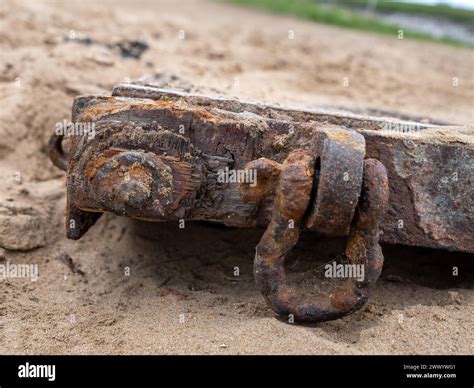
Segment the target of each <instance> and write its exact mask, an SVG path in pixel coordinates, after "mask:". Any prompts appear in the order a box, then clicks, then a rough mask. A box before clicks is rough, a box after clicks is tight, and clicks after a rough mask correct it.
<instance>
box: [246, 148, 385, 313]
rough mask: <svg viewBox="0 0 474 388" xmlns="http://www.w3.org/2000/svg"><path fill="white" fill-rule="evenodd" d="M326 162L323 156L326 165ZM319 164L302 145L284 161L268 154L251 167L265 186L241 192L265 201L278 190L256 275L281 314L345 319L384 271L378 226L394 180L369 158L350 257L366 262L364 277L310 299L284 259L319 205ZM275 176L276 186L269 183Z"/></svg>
mask: <svg viewBox="0 0 474 388" xmlns="http://www.w3.org/2000/svg"><path fill="white" fill-rule="evenodd" d="M324 163H325V161H324V159H323V160H322V161H321V164H324ZM314 167H315V155H314V154H312V153H311V152H309V151H305V150H301V149H297V150H295V151H293V152H291V153H290V154H289V155H288V157H287V158H286V160H285V161H284V162H283V163H282V164H278V163H276V162H274V161H271V160H268V159H264V158H261V159H258V160H255V161H253V162H250V163H248V164H247V166H246V168H247V169H252V168H253V169H256V170H257V176H258V179H259V181H260V180H261V181H260V183H259V185H258V187H259V189H258V190H255V189H253V190H252V189H251V188H250V187H249V186H248V185H243V186H242V187H241V193H242V197H243V198H244V200H246V201H260V200H262V199H263V197H265V196H268V195H271V194H274V204H273V210H272V217H271V220H270V223H269V225H268V227H267V229H266V231H265V233H264V234H263V236H262V238H261V240H260V243H259V244H258V246H257V249H256V255H255V261H254V275H255V280H256V283H257V286H258V287H259V289H260V291H261V292H262V295H263V297H264V298H265V300H266V301H267V303H268V305H269V306H270V307H271V308H272V309H273V310H274V311H275V312H277V313H278V314H280V315H286V316H290V315H292V316H293V317H294V319H295V320H297V321H311V322H318V321H327V320H332V319H337V318H340V317H342V316H344V315H347V314H350V313H352V312H353V311H355V310H357V309H359V308H360V307H362V306H363V305H364V304H365V302H366V301H367V299H368V297H369V293H370V290H371V288H372V286H373V284H374V283H375V282H376V281H377V279H378V277H379V275H380V273H381V270H382V266H383V255H382V251H381V248H380V246H379V243H378V241H379V228H378V226H379V222H380V220H381V217H382V215H383V213H384V211H385V208H386V205H387V202H388V179H387V172H386V170H385V167H384V166H383V164H382V163H380V162H379V161H378V160H375V159H367V160H365V161H363V177H362V182H361V191H359V198H358V201H356V203H355V204H354V207H355V215H354V217H353V219H352V222H351V224H350V227H349V237H348V241H347V244H346V248H345V256H346V257H347V258H348V260H349V262H350V263H351V264H358V265H363V266H364V273H365V276H364V279H362V280H361V281H358V280H357V279H356V278H346V279H344V280H343V281H342V282H341V283H340V284H339V285H338V286H336V287H334V288H332V289H331V291H330V292H329V293H328V294H322V293H318V294H317V295H316V296H314V297H312V298H310V297H308V296H307V295H305V294H302V293H300V292H298V291H297V290H296V289H295V288H294V287H291V286H290V285H288V283H287V280H286V274H285V269H284V261H285V257H286V255H287V254H288V252H289V251H290V250H291V249H292V248H293V246H294V245H295V244H296V243H297V241H298V238H299V234H300V227H301V226H302V225H305V224H306V225H307V224H308V221H307V218H308V216H306V214H307V210H308V208H309V209H311V208H313V209H314V203H310V199H311V192H312V190H313V174H314ZM275 178H276V179H275ZM272 180H273V185H272V184H270V183H269V182H270V181H272ZM275 181H276V182H277V184H276V185H275ZM319 184H321V182H319ZM320 189H321V187H319V188H318V190H317V191H318V192H321V190H320ZM322 192H324V188H322ZM313 200H314V201H316V199H313ZM323 207H324V204H323ZM310 214H311V213H310ZM319 222H320V221H319Z"/></svg>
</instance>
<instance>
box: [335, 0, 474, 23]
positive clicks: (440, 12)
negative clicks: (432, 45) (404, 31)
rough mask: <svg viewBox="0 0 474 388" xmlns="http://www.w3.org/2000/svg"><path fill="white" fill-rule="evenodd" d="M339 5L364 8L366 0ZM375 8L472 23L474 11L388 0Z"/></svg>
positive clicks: (341, 2)
mask: <svg viewBox="0 0 474 388" xmlns="http://www.w3.org/2000/svg"><path fill="white" fill-rule="evenodd" d="M338 4H339V5H342V6H345V5H347V6H349V7H363V8H365V6H366V4H367V0H350V1H341V0H340V1H339V2H338ZM376 10H378V11H381V12H401V13H408V14H421V15H426V16H433V17H443V18H445V19H450V20H452V21H454V22H459V23H471V24H473V23H474V11H473V10H469V9H460V8H453V7H450V6H448V5H445V4H434V5H426V4H414V3H403V2H395V1H388V0H379V1H378V2H377V7H376Z"/></svg>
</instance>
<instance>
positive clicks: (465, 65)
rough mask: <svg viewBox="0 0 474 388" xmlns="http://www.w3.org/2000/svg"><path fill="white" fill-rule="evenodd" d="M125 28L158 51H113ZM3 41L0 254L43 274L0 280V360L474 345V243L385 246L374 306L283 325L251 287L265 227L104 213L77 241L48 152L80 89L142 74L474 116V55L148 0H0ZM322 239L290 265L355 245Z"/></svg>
mask: <svg viewBox="0 0 474 388" xmlns="http://www.w3.org/2000/svg"><path fill="white" fill-rule="evenodd" d="M183 37H184V39H182V38H183ZM291 37H293V39H290V38H291ZM66 38H69V39H66ZM71 38H73V39H72V40H71ZM84 38H90V39H92V40H93V43H92V44H84V40H83V39H84ZM123 40H140V41H144V42H146V43H147V44H148V45H149V49H148V50H147V51H145V52H144V53H143V55H142V56H141V58H140V59H133V58H123V57H122V56H121V55H120V52H119V50H118V49H117V48H116V46H114V45H116V43H118V42H120V41H123ZM81 42H82V43H81ZM0 50H1V56H0V124H1V126H0V178H1V179H0V247H2V248H0V265H2V264H3V265H5V264H6V263H7V262H8V263H11V264H32V265H36V266H37V267H35V268H37V269H38V271H39V277H38V279H37V280H36V281H31V279H7V280H0V353H1V354H126V353H132V354H203V353H204V354H460V353H462V354H465V353H468V354H473V353H474V338H473V333H474V325H473V319H472V317H473V315H474V314H473V313H474V291H473V289H472V287H473V277H474V276H473V275H474V268H473V265H472V263H473V258H472V255H471V256H469V255H467V254H453V253H448V252H441V251H430V250H423V249H407V248H404V247H388V246H384V251H385V254H386V266H385V270H384V273H383V274H382V277H381V279H380V280H379V282H378V284H377V286H376V289H375V291H374V295H373V296H372V298H371V299H370V301H369V303H368V304H367V306H366V307H364V308H363V309H362V310H361V311H359V312H357V313H355V314H353V315H351V316H349V317H346V318H344V319H341V320H337V321H333V322H326V323H321V324H317V325H296V324H289V323H286V322H284V321H281V320H279V319H277V318H275V316H274V314H273V313H272V312H271V311H270V310H269V308H268V307H267V306H266V304H265V302H264V301H263V299H262V297H261V296H260V294H259V292H258V291H257V290H256V287H255V285H254V283H253V277H252V260H253V255H254V248H255V245H256V244H257V242H258V240H259V238H260V236H261V234H262V230H235V229H230V228H220V227H216V226H213V225H206V224H193V223H188V224H187V226H186V228H185V229H179V228H178V227H177V225H176V224H159V225H153V227H151V226H149V225H142V224H137V223H136V222H131V221H129V220H127V219H123V218H120V217H117V216H114V215H111V214H106V215H104V216H103V217H102V218H101V219H100V220H99V222H98V223H97V224H96V225H95V226H94V227H93V228H92V229H91V230H90V231H89V232H88V233H87V235H86V236H85V237H83V238H82V239H81V240H79V241H70V240H67V239H66V238H65V230H64V225H63V223H64V211H65V200H66V198H65V174H64V173H62V172H61V171H59V170H58V169H56V168H55V167H54V166H53V165H52V164H51V162H50V161H49V159H48V157H47V142H48V138H49V135H50V134H51V133H52V131H53V130H54V126H55V123H57V122H59V121H63V120H64V119H70V108H71V104H72V100H73V98H74V96H76V95H79V94H87V93H109V92H110V91H111V88H112V87H113V85H114V84H116V83H119V82H124V81H127V80H136V79H137V78H140V77H142V76H145V75H158V76H159V77H161V79H162V80H163V85H164V86H170V87H176V88H181V89H184V90H190V91H197V92H201V93H212V94H215V93H217V94H221V95H226V96H231V97H233V96H235V97H241V98H247V99H256V100H261V101H266V102H271V103H279V104H285V105H296V106H304V107H313V108H314V107H322V108H328V107H336V108H344V109H350V110H353V111H357V112H381V113H383V112H388V113H389V114H390V115H394V116H398V117H405V116H411V117H413V116H415V117H418V118H420V119H421V118H426V119H430V120H431V121H433V122H447V123H452V124H467V123H472V122H473V118H474V109H473V105H472V104H473V100H474V51H473V50H468V49H462V48H455V47H450V46H446V45H439V44H433V43H425V42H420V41H411V40H398V39H397V37H387V36H378V35H371V34H367V33H362V32H354V31H350V30H341V29H338V28H334V27H330V26H324V25H319V24H315V23H311V22H306V21H302V20H298V19H295V18H292V17H284V16H276V15H272V14H268V13H264V12H257V11H254V10H248V9H241V8H238V7H235V6H231V5H227V4H220V3H215V2H208V1H182V2H180V4H179V6H178V5H177V3H176V2H174V1H166V2H162V1H152V0H144V1H133V2H131V1H130V2H127V1H124V0H118V1H113V2H112V1H111V2H100V4H99V2H96V1H89V0H82V1H70V2H67V3H66V2H59V1H32V0H31V1H14V0H4V1H2V2H1V4H0ZM345 81H346V82H345ZM453 83H454V85H453ZM314 240H315V239H314V237H312V236H311V235H305V236H304V237H303V239H302V241H301V242H300V244H299V245H298V248H297V249H295V250H294V252H293V253H292V256H291V258H290V263H292V264H291V268H292V271H295V272H299V271H303V272H304V271H307V270H308V268H315V269H316V270H315V271H313V272H316V274H315V275H314V279H313V280H312V281H314V282H315V283H314V284H317V282H318V281H320V280H321V279H319V280H318V276H319V275H320V271H319V270H318V269H320V268H321V267H322V266H323V265H324V263H325V262H326V261H328V260H331V258H333V257H334V256H335V255H337V254H338V253H340V252H341V251H342V250H343V246H344V242H343V241H336V240H334V241H332V240H331V241H329V242H327V241H326V242H318V241H314ZM454 266H458V267H459V269H460V273H459V276H456V277H454V276H452V267H454ZM235 267H239V270H240V276H239V277H237V278H236V277H234V269H235ZM318 271H319V272H318Z"/></svg>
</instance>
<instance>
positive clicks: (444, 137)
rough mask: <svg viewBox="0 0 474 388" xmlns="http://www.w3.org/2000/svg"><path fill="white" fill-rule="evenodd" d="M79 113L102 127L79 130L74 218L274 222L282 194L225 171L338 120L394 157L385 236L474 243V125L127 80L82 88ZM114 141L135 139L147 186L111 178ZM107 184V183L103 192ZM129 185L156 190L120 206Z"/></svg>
mask: <svg viewBox="0 0 474 388" xmlns="http://www.w3.org/2000/svg"><path fill="white" fill-rule="evenodd" d="M73 121H74V122H94V123H95V131H96V136H95V137H94V138H88V137H87V136H72V137H71V160H70V165H69V171H68V176H69V177H68V187H69V189H68V203H69V213H70V214H69V218H73V214H75V216H76V218H77V214H78V213H77V212H78V211H79V213H80V210H79V209H81V210H82V211H84V210H85V211H93V212H103V211H112V212H114V213H116V214H119V215H124V216H129V217H134V218H138V219H145V220H154V221H157V220H160V219H176V220H178V219H182V218H183V219H187V220H206V221H214V222H220V223H224V224H225V225H229V226H237V227H255V226H266V225H267V224H268V222H269V220H270V215H271V210H272V203H273V201H272V200H271V199H267V200H265V201H263V202H262V203H260V204H259V205H257V204H255V203H249V202H245V201H244V200H243V199H242V198H241V195H240V191H239V185H238V184H235V183H222V182H218V179H217V172H218V171H219V170H221V169H224V168H225V167H228V168H229V169H244V166H245V165H246V164H247V163H248V162H250V161H252V160H256V159H258V158H261V157H265V158H267V159H270V160H274V161H275V162H277V163H282V162H283V161H284V160H285V159H286V157H287V156H288V155H289V153H290V152H291V151H292V150H294V149H296V148H301V149H303V150H307V151H312V150H313V149H314V136H313V133H314V130H315V128H320V127H322V126H327V125H328V124H330V125H336V126H340V127H347V128H350V129H354V130H357V131H359V132H360V133H361V134H362V135H363V136H364V138H365V143H366V158H375V159H378V160H380V161H381V162H382V163H383V164H384V165H385V167H386V169H387V173H388V180H389V185H390V200H389V205H388V211H387V212H386V214H385V216H384V218H383V221H382V223H381V226H380V228H381V231H380V233H381V236H380V237H381V240H382V241H383V242H388V243H397V244H405V245H415V246H425V247H433V248H444V249H450V250H459V251H469V252H474V215H473V212H474V210H473V209H474V193H473V186H474V140H473V136H474V128H473V127H440V126H432V125H427V124H418V123H413V122H406V121H397V120H393V119H386V118H372V117H363V116H357V115H352V114H347V115H342V114H330V113H327V112H313V111H304V110H303V111H302V110H295V109H289V108H283V107H274V106H268V105H262V104H258V103H253V102H240V101H237V100H231V99H223V98H211V97H206V96H196V95H189V94H186V93H181V92H176V91H169V90H162V89H157V88H153V87H146V86H139V85H119V86H117V87H116V88H115V89H114V91H113V96H81V97H78V98H76V100H75V102H74V107H73ZM407 130H408V132H406V131H407ZM111 150H112V151H111ZM113 150H116V151H117V150H118V154H117V155H116V156H115V158H117V157H120V155H119V154H120V150H133V151H134V155H135V156H134V157H132V158H131V159H130V158H129V159H130V160H127V161H126V163H128V164H129V165H130V166H133V165H134V163H135V164H137V163H138V162H139V161H140V163H141V162H143V163H142V165H144V166H148V167H145V168H140V169H139V168H138V167H134V169H135V174H136V177H137V176H140V177H141V178H140V179H138V181H140V182H141V183H140V184H139V185H138V186H136V187H135V186H134V187H130V186H127V184H126V183H123V182H122V181H120V182H118V181H115V182H114V181H113V180H112V181H111V180H110V179H112V178H110V177H109V178H107V179H106V181H107V182H108V183H103V182H102V181H101V179H105V176H106V175H108V174H105V172H104V171H108V172H109V173H112V172H113V174H112V175H114V174H115V175H114V176H115V179H119V180H120V179H122V178H123V177H122V176H121V175H120V171H118V170H117V171H115V170H114V160H113V159H114V156H112V157H111V154H110V153H111V152H112V153H113V152H114V151H113ZM104 158H106V160H107V161H106V162H104ZM107 163H108V165H107ZM140 163H138V164H140ZM115 164H117V161H115ZM118 164H120V163H118ZM157 166H160V168H158V170H159V171H161V173H157ZM104 167H105V168H106V170H104V171H103V173H102V175H101V174H99V170H101V169H103V168H104ZM85 171H89V172H90V171H94V177H89V178H88V179H82V177H83V175H84V172H85ZM167 173H168V176H167ZM170 174H171V176H172V177H173V178H174V179H171V178H170V176H169V175H170ZM101 177H103V178H101ZM175 177H176V178H175ZM133 181H136V179H133ZM104 182H105V181H104ZM118 187H121V188H120V189H118ZM97 190H103V191H104V190H105V194H103V195H102V196H101V198H103V200H102V201H99V202H98V201H96V192H97ZM107 190H108V191H107ZM130 190H132V191H133V190H135V192H136V193H138V194H137V195H136V196H135V197H137V198H138V197H140V195H141V194H140V193H142V194H143V195H144V198H145V197H146V198H148V199H147V200H146V201H151V202H147V203H148V205H146V206H144V207H143V206H136V207H133V206H131V205H130V206H125V207H124V206H119V205H118V204H117V203H116V198H118V197H120V198H122V197H123V198H125V197H126V196H127V195H126V192H130ZM147 193H148V194H147ZM125 199H126V200H127V198H125ZM75 212H76V213H75ZM86 214H87V213H86ZM82 216H83V217H86V218H87V217H88V216H85V215H84V214H82ZM95 217H96V216H95ZM87 223H90V222H89V221H88V222H86V224H87ZM86 229H87V228H85V230H86ZM80 234H81V233H79V234H77V235H76V238H78V237H80Z"/></svg>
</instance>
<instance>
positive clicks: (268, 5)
mask: <svg viewBox="0 0 474 388" xmlns="http://www.w3.org/2000/svg"><path fill="white" fill-rule="evenodd" d="M224 1H228V2H231V3H234V4H239V5H244V6H252V7H257V8H262V9H266V10H269V11H271V12H275V13H280V14H287V15H293V16H297V17H300V18H304V19H309V20H312V21H315V22H319V23H326V24H332V25H335V26H339V27H343V28H352V29H356V30H362V31H369V32H375V33H381V34H386V35H392V36H393V37H394V38H397V37H398V31H399V30H400V29H401V28H400V27H397V26H394V25H391V24H387V23H383V22H380V21H378V20H376V19H374V18H371V17H365V16H363V15H360V14H357V13H355V12H352V11H351V10H349V9H346V8H341V7H324V6H321V5H320V4H317V3H316V2H315V1H314V0H224ZM357 2H360V3H364V4H365V1H363V0H356V1H354V2H352V3H353V4H352V5H357V4H356V3H357ZM343 3H344V2H342V1H340V2H339V3H338V5H341V4H343ZM346 3H347V2H346ZM389 4H390V3H389V2H384V1H382V2H380V1H379V4H378V5H379V6H394V5H396V4H399V5H403V6H407V5H409V6H410V5H413V4H403V3H391V5H389ZM426 7H428V6H424V5H421V8H426ZM439 7H441V6H439ZM448 8H449V7H448ZM377 9H379V7H377ZM438 11H439V8H438ZM410 12H412V11H410ZM453 15H454V13H453ZM464 17H466V16H464ZM403 36H404V38H415V39H422V40H427V41H431V42H440V43H448V44H451V45H455V46H461V47H473V46H472V45H470V44H467V43H464V42H459V41H456V40H454V39H450V38H434V37H432V36H430V35H427V34H422V33H418V32H415V31H409V30H407V29H405V28H403Z"/></svg>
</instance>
